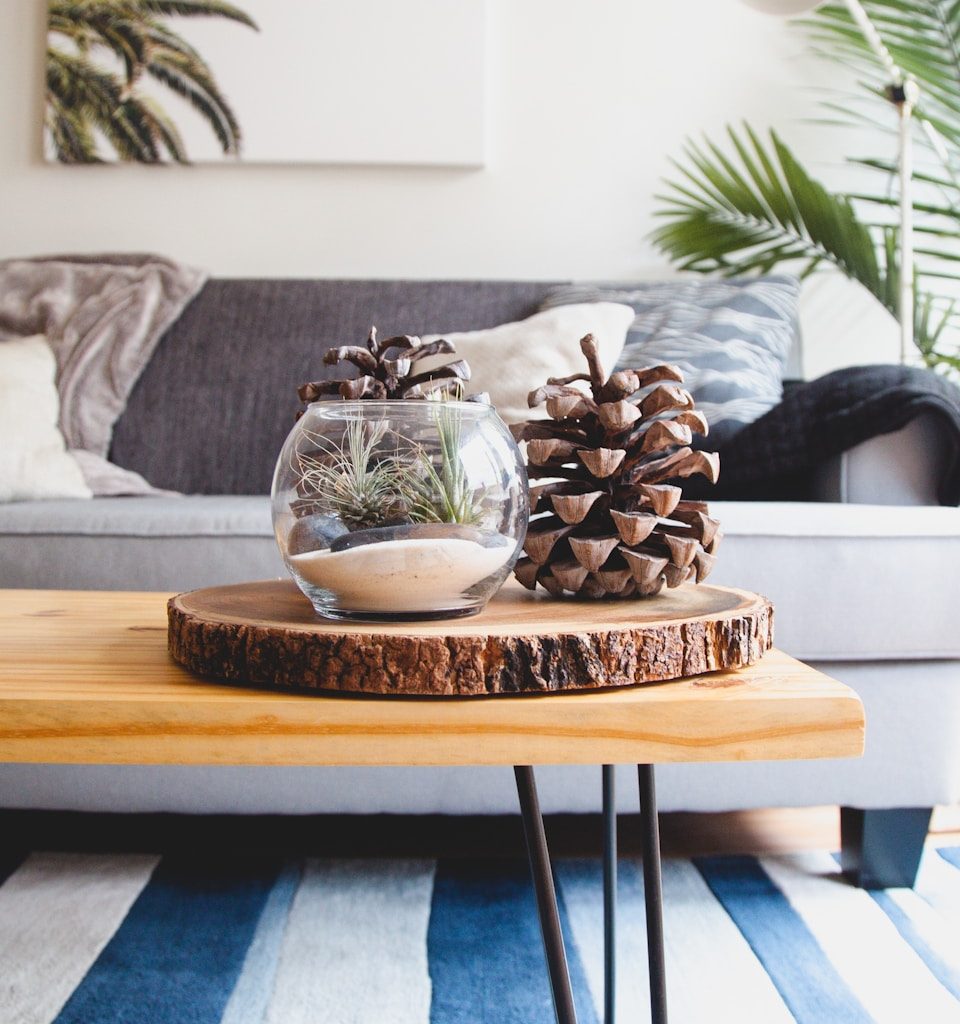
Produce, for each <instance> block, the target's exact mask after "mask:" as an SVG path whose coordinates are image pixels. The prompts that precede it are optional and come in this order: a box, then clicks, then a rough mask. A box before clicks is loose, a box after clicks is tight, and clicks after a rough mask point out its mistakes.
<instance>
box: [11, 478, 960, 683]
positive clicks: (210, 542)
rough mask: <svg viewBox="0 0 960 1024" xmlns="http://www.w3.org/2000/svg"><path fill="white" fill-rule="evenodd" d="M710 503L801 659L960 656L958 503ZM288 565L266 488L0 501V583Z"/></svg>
mask: <svg viewBox="0 0 960 1024" xmlns="http://www.w3.org/2000/svg"><path fill="white" fill-rule="evenodd" d="M711 508H712V509H713V511H714V514H715V515H717V516H718V517H719V518H720V520H721V521H722V523H723V529H724V533H725V539H724V541H723V543H722V545H721V547H720V552H719V558H718V560H717V567H716V569H715V570H714V572H713V575H712V576H711V578H710V582H711V583H718V584H721V585H727V586H735V587H742V588H745V589H748V590H756V591H758V592H759V593H761V594H765V595H766V596H767V597H769V598H771V600H772V601H773V603H774V606H775V608H776V643H777V646H778V647H781V648H783V649H784V650H785V651H787V652H789V653H790V654H793V655H794V656H795V657H798V658H803V659H806V660H828V659H829V660H849V661H859V660H869V659H883V660H888V659H898V658H903V659H909V658H931V659H932V658H960V630H957V628H956V608H955V601H954V599H955V596H956V589H957V583H956V580H957V576H958V574H960V509H955V508H940V507H931V508H923V507H919V508H901V507H895V506H874V505H838V504H837V505H835V504H815V503H810V504H807V503H804V504H800V503H797V504H793V503H787V502H776V503H741V502H715V503H713V504H712V505H711ZM27 537H30V538H33V539H36V538H38V537H42V538H43V543H42V544H39V543H25V542H24V541H25V539H26V538H27ZM285 575H286V572H285V569H284V567H283V564H282V562H281V561H280V557H279V554H278V552H277V547H276V543H275V541H274V537H273V530H272V527H271V523H270V502H269V499H268V498H263V497H205V496H195V497H189V498H169V499H164V498H113V499H94V500H92V501H88V502H75V503H74V502H57V501H50V502H27V503H23V504H19V505H6V506H0V583H2V585H3V586H7V587H43V588H91V589H98V590H164V591H178V590H190V589H193V588H195V587H203V586H213V585H215V584H218V583H237V582H240V581H242V580H250V579H266V578H271V577H273V578H276V577H282V576H285ZM921 675H922V673H921V672H918V682H922V679H921V678H920V676H921Z"/></svg>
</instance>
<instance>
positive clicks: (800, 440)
mask: <svg viewBox="0 0 960 1024" xmlns="http://www.w3.org/2000/svg"><path fill="white" fill-rule="evenodd" d="M929 412H932V413H935V414H937V415H938V416H940V417H942V419H943V423H944V428H945V431H946V432H947V435H948V436H949V438H950V442H951V458H950V461H949V464H948V466H947V469H946V471H945V473H944V476H943V478H942V479H941V480H940V482H939V490H938V496H939V499H940V502H941V504H943V505H957V504H960V388H958V387H957V386H956V385H955V384H953V383H952V382H950V381H948V380H946V379H944V378H943V377H940V376H938V375H937V374H935V373H933V372H932V371H931V370H925V369H918V368H915V367H905V366H889V365H883V366H857V367H851V368H849V369H845V370H836V371H834V372H833V373H828V374H826V376H823V377H820V378H819V379H818V380H814V381H810V382H808V383H803V384H797V385H794V386H793V387H792V388H790V389H788V390H787V392H786V394H785V395H784V399H783V401H782V402H781V403H780V405H778V406H777V407H776V408H775V409H772V410H771V411H770V412H768V413H767V414H766V415H765V416H762V417H761V418H760V419H758V420H756V421H755V422H754V423H751V424H750V425H749V426H746V427H744V428H743V429H742V430H740V431H738V432H737V433H736V434H734V435H733V436H732V437H729V438H723V437H719V438H710V437H708V438H706V439H705V441H704V443H703V445H702V447H704V448H707V449H710V448H711V447H715V450H717V451H719V452H720V480H719V482H718V484H717V485H716V487H713V488H711V487H709V486H704V487H702V488H700V491H699V493H700V496H701V497H709V498H715V499H718V500H720V499H731V500H733V499H746V500H758V501H764V500H765V501H790V500H794V501H802V500H804V499H806V498H809V497H810V480H811V475H812V472H813V470H814V469H816V468H817V466H818V465H820V464H821V463H822V462H823V461H824V460H825V459H828V458H830V457H831V456H834V455H838V454H840V453H841V452H843V451H846V450H847V449H849V448H853V447H854V446H855V445H858V444H860V443H861V442H863V441H866V440H868V439H869V438H871V437H876V436H877V435H878V434H887V433H890V432H891V431H894V430H899V429H900V428H901V427H904V426H906V424H907V423H909V422H910V420H912V419H914V418H915V417H916V416H919V415H921V414H922V413H929ZM711 442H713V444H711ZM717 442H719V443H717ZM685 490H688V488H686V487H685Z"/></svg>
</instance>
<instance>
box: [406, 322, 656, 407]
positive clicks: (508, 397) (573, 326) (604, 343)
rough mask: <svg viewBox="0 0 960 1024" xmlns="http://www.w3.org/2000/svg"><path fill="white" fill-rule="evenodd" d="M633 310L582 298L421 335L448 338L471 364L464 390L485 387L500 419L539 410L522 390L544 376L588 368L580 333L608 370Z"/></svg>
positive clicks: (611, 368)
mask: <svg viewBox="0 0 960 1024" xmlns="http://www.w3.org/2000/svg"><path fill="white" fill-rule="evenodd" d="M635 315H636V314H635V313H634V312H633V309H632V308H631V307H630V306H625V305H622V304H621V303H618V302H584V303H579V304H576V305H571V306H558V307H557V308H555V309H548V310H545V311H544V312H542V313H535V314H534V315H533V316H531V317H528V318H527V319H526V320H519V321H517V322H516V323H510V324H501V325H500V326H499V327H491V328H490V329H489V330H486V331H463V332H460V333H454V334H442V335H441V334H432V335H430V336H429V337H426V338H424V341H433V340H434V339H436V338H446V339H447V341H449V342H451V343H452V344H453V346H454V348H456V350H457V355H458V356H459V357H460V358H461V359H466V361H467V362H468V363H469V364H470V370H471V377H470V384H469V386H468V389H467V390H468V391H469V392H471V393H473V392H478V391H486V392H487V393H488V394H489V395H490V401H491V402H492V403H493V405H494V407H495V408H496V410H497V412H498V413H499V414H500V418H501V419H502V420H504V422H506V423H519V422H520V421H521V420H526V419H530V418H531V417H534V418H536V417H537V416H542V415H543V412H542V410H539V411H534V412H531V410H530V407H529V406H528V405H527V395H528V394H529V393H530V392H531V391H532V390H533V389H534V388H537V387H539V386H540V385H541V384H544V383H546V380H547V378H548V377H566V376H567V375H568V374H571V373H577V372H578V371H581V370H583V371H585V370H586V369H587V364H586V360H585V359H584V357H583V353H582V352H581V351H580V339H581V338H582V337H583V336H584V335H585V334H592V335H593V336H594V337H595V338H596V339H597V344H598V346H599V348H600V359H601V362H602V363H603V367H604V369H605V370H606V371H607V373H610V372H611V371H612V370H613V368H614V366H615V365H616V362H617V358H618V357H619V355H620V352H621V350H622V349H623V345H624V342H625V341H626V337H627V330H628V328H629V327H630V325H631V324H632V323H633V318H634V316H635ZM448 360H449V357H447V358H446V359H444V360H440V362H446V361H448ZM425 368H426V367H425Z"/></svg>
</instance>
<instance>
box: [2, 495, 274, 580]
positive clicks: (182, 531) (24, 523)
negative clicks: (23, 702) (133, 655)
mask: <svg viewBox="0 0 960 1024" xmlns="http://www.w3.org/2000/svg"><path fill="white" fill-rule="evenodd" d="M67 504H68V503H67V502H62V501H47V502H29V503H24V504H22V505H19V506H13V505H8V506H0V586H3V587H41V588H60V589H79V590H88V589H89V590H164V591H181V590H193V589H195V588H197V587H209V586H214V585H216V584H219V583H241V582H243V581H244V580H251V579H270V578H272V577H278V576H284V577H285V576H286V569H285V567H284V565H283V562H282V561H281V559H280V554H279V552H278V551H277V545H276V542H275V541H274V538H273V528H272V526H271V523H270V501H269V499H268V498H266V497H244V496H242V495H236V496H234V495H230V496H225V497H208V496H193V497H184V498H95V499H94V500H93V501H88V502H78V503H71V504H77V505H81V504H82V505H83V506H84V508H83V511H82V514H78V512H77V511H75V510H74V509H72V508H67V507H65V506H66V505H67ZM27 539H29V540H31V541H33V543H25V540H27Z"/></svg>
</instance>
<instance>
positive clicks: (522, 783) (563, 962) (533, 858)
mask: <svg viewBox="0 0 960 1024" xmlns="http://www.w3.org/2000/svg"><path fill="white" fill-rule="evenodd" d="M513 771H514V774H515V775H516V778H517V795H518V796H519V798H520V813H521V814H522V815H523V831H524V835H525V836H526V839H527V853H528V854H529V857H530V873H531V874H532V875H533V887H534V889H535V890H536V894H537V912H538V913H539V915H540V930H541V932H542V933H543V949H544V952H545V953H546V955H547V969H548V970H549V972H550V989H551V992H552V993H553V1009H554V1013H555V1015H556V1018H557V1024H577V1012H576V1010H575V1009H574V1006H573V990H572V989H571V987H570V972H569V970H568V969H567V954H566V952H565V950H564V948H563V932H562V930H561V928H560V912H559V910H558V909H557V892H556V888H555V887H554V884H553V872H552V870H551V868H550V853H549V851H548V850H547V837H546V835H545V834H544V831H543V818H542V817H541V815H540V801H539V799H538V798H537V782H536V779H535V778H534V775H533V768H531V767H530V765H517V766H516V767H515V768H514V769H513Z"/></svg>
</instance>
